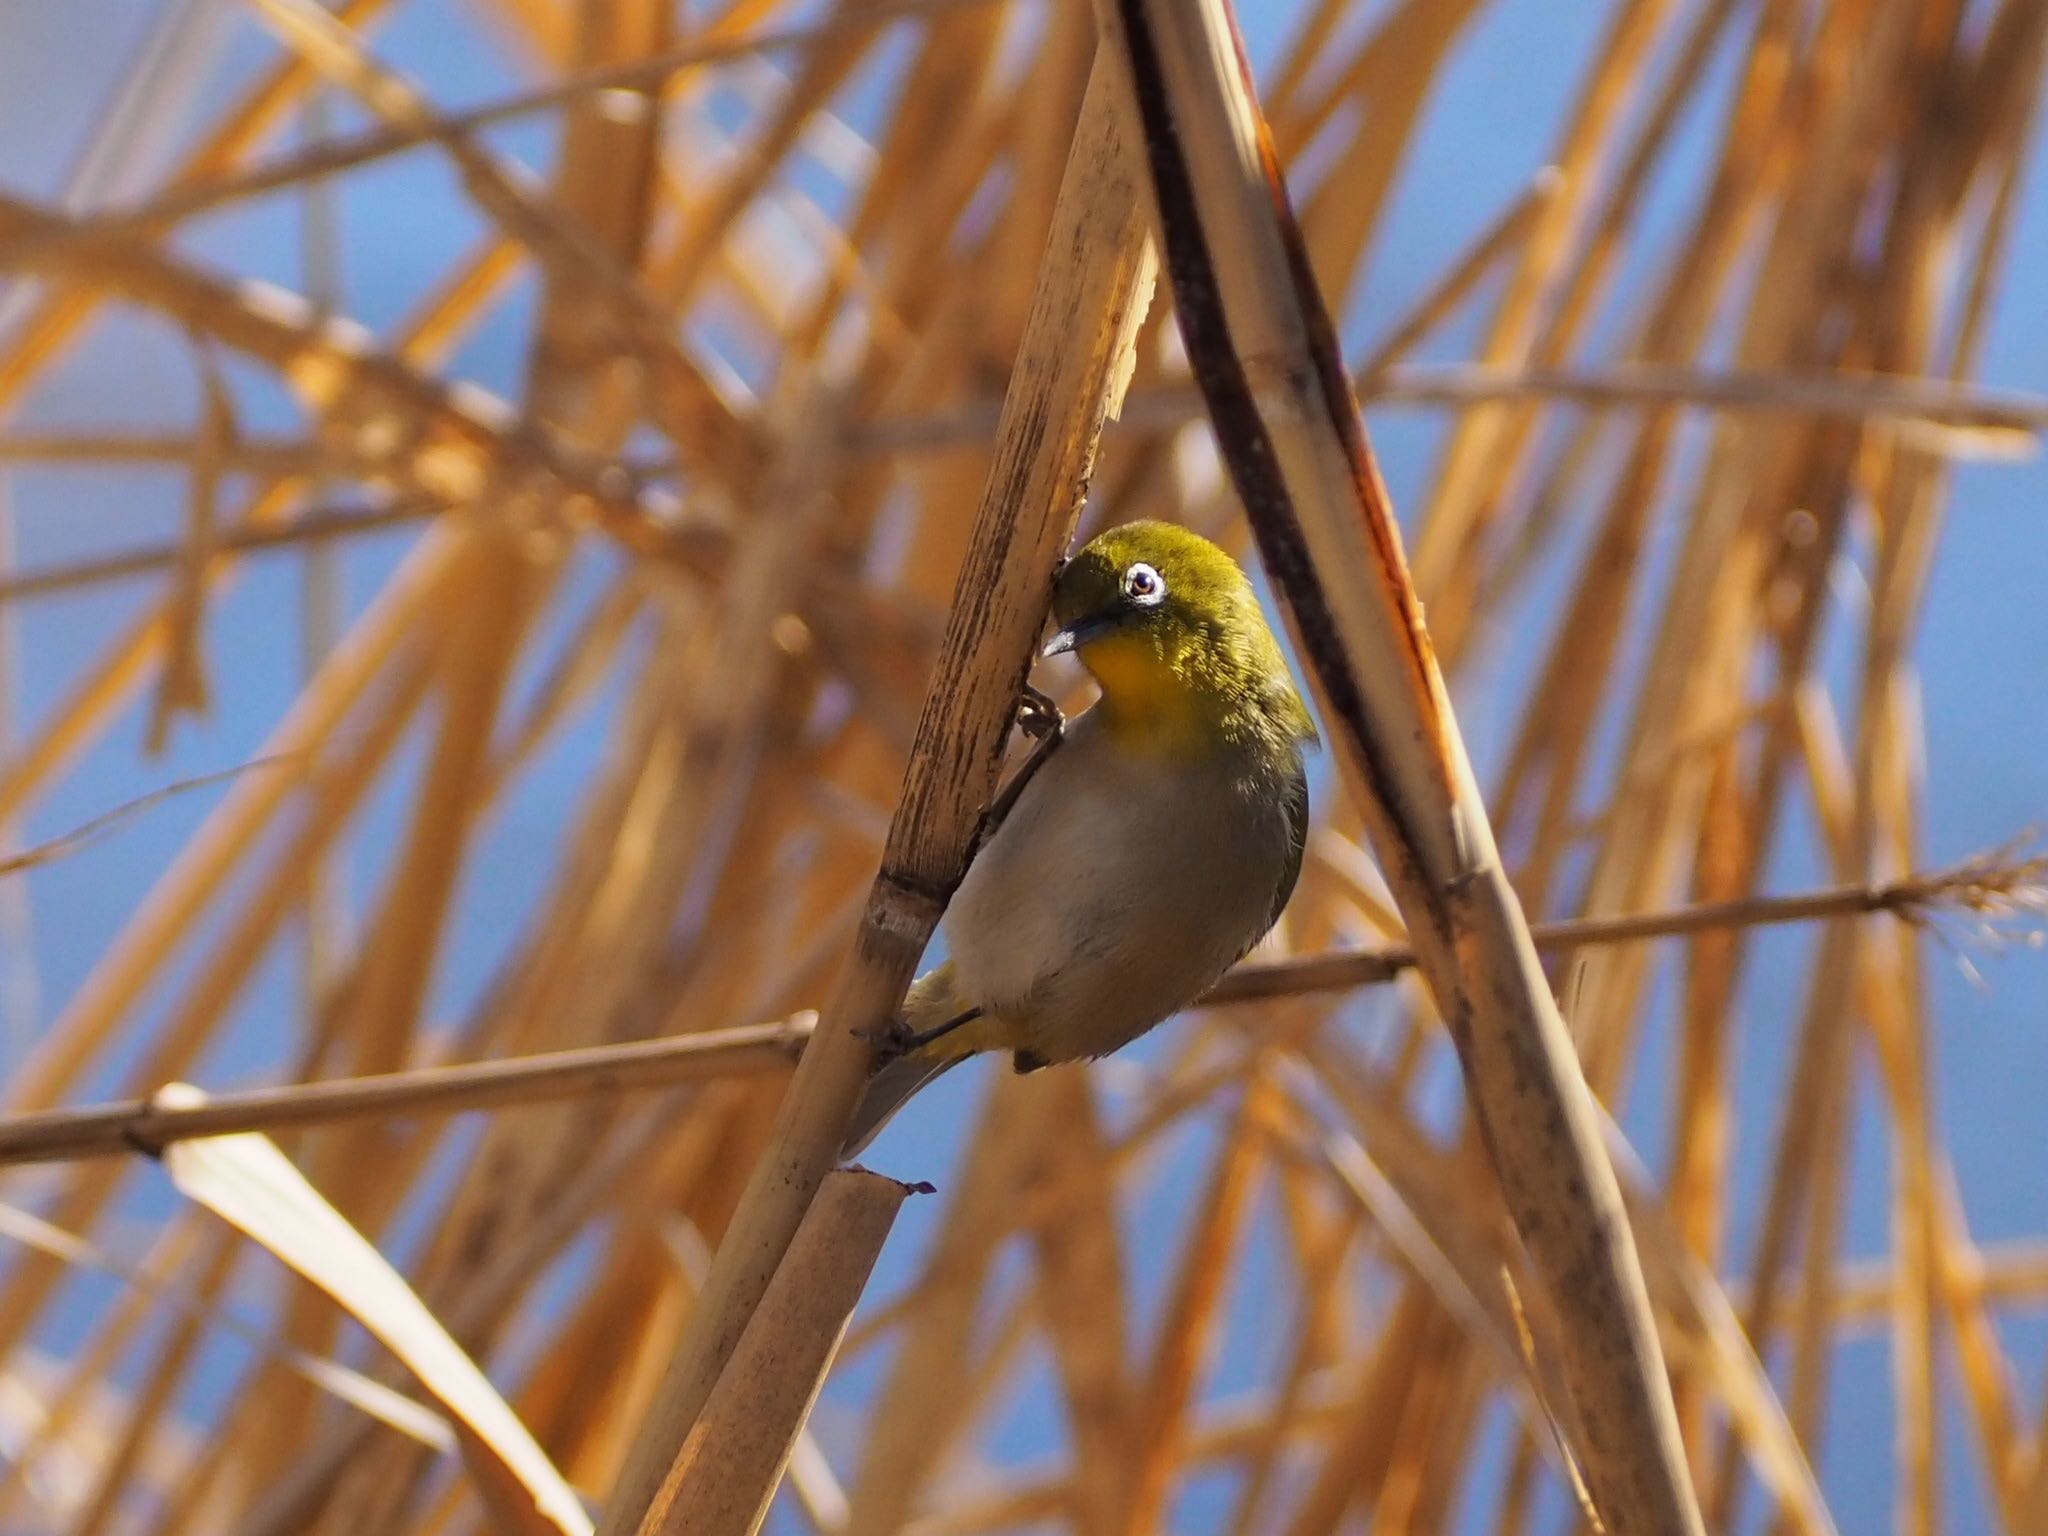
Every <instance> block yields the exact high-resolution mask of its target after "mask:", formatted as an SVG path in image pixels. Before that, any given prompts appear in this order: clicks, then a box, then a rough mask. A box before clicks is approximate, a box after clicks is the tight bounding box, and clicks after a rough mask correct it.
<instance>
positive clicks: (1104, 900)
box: [946, 713, 1294, 1060]
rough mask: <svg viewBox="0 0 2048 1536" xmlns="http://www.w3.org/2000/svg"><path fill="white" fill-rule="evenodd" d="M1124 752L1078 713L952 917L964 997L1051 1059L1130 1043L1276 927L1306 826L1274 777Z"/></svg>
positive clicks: (971, 874) (1221, 764)
mask: <svg viewBox="0 0 2048 1536" xmlns="http://www.w3.org/2000/svg"><path fill="white" fill-rule="evenodd" d="M1247 768H1248V765H1247V764H1246V763H1244V762H1241V761H1234V760H1232V759H1230V758H1228V757H1224V756H1221V755H1216V754H1211V755H1210V756H1208V757H1204V758H1200V759H1196V760H1193V761H1171V760H1162V759H1161V758H1159V757H1157V756H1155V755H1153V754H1149V753H1146V754H1134V753H1131V752H1128V751H1125V750H1121V749H1120V748H1119V747H1118V745H1117V743H1116V741H1115V739H1114V738H1113V737H1112V735H1111V734H1110V733H1109V732H1108V731H1106V730H1104V729H1103V728H1102V726H1101V723H1100V722H1099V721H1097V720H1096V717H1095V715H1094V714H1093V713H1091V714H1090V715H1086V716H1083V717H1082V718H1081V720H1080V721H1078V722H1077V723H1076V725H1075V726H1074V728H1073V731H1072V733H1071V734H1070V736H1069V739H1068V741H1067V742H1066V743H1065V744H1064V745H1063V746H1062V747H1061V749H1060V750H1059V751H1058V752H1056V753H1055V754H1054V755H1053V756H1052V758H1051V759H1050V760H1049V761H1048V762H1047V763H1046V765H1045V766H1044V767H1043V768H1042V769H1041V770H1040V772H1039V773H1038V775H1037V777H1036V778H1034V779H1033V780H1032V782H1031V783H1030V785H1029V786H1028V787H1027V788H1026V790H1025V792H1024V794H1023V795H1022V796H1020V797H1019V799H1018V802H1017V804H1016V806H1015V807H1013V809H1012V810H1011V813H1010V816H1009V818H1008V819H1007V820H1006V821H1005V822H1004V823H1003V825H1002V826H1001V827H1000V828H998V829H997V831H996V833H995V835H994V836H993V837H991V838H990V840H989V842H988V845H987V846H986V847H985V848H984V849H983V850H982V851H981V853H980V855H979V856H978V857H977V858H976V860H975V862H974V865H973V867H972V868H971V869H970V870H969V871H968V874H967V878H966V879H965V881H963V882H962V884H961V887H960V890H959V892H958V894H957V895H956V896H955V897H954V901H953V905H952V908H951V910H950V911H949V913H948V915H947V919H946V929H947V937H948V942H949V946H950V950H951V954H952V959H953V965H954V972H955V975H956V978H957V980H958V983H959V986H960V990H961V993H962V995H963V996H964V997H967V998H971V999H972V1000H973V1001H974V1002H975V1003H976V1004H977V1005H979V1006H981V1007H982V1008H984V1009H985V1010H988V1011H989V1012H991V1013H1000V1014H1003V1015H1005V1016H1006V1017H1008V1018H1010V1019H1012V1020H1013V1021H1014V1022H1015V1023H1016V1024H1017V1026H1018V1028H1019V1030H1020V1032H1021V1033H1022V1034H1024V1035H1025V1036H1027V1037H1028V1038H1027V1039H1023V1040H1019V1041H1018V1042H1016V1043H1017V1044H1020V1045H1025V1046H1028V1047H1029V1048H1031V1049H1034V1050H1036V1051H1037V1052H1038V1053H1039V1054H1041V1055H1044V1056H1046V1057H1047V1058H1048V1059H1050V1060H1064V1059H1068V1058H1070V1057H1074V1056H1085V1055H1096V1054H1100V1053H1102V1052H1104V1051H1109V1050H1114V1049H1115V1048H1116V1047H1117V1046H1119V1045H1121V1044H1123V1043H1124V1042H1125V1041H1126V1040H1128V1039H1129V1038H1131V1036H1133V1035H1135V1034H1137V1033H1139V1032H1141V1031H1142V1030H1144V1029H1146V1028H1148V1027H1150V1025H1152V1024H1154V1023H1156V1022H1158V1020H1159V1019H1160V1018H1162V1017H1164V1016H1165V1015H1166V1014H1168V1013H1170V1012H1172V1011H1174V1010H1175V1009H1177V1008H1179V1007H1181V1006H1183V1005H1184V1004H1185V1003H1187V1002H1189V1001H1191V1000H1192V999H1193V997H1194V996H1195V995H1196V994H1198V993H1199V992H1200V991H1201V990H1203V989H1204V988H1206V987H1207V986H1208V984H1209V983H1210V982H1211V981H1213V980H1214V979H1215V978H1216V977H1217V976H1218V975H1220V974H1221V973H1222V972H1223V971H1224V970H1225V969H1226V968H1227V967H1228V966H1229V965H1230V964H1231V962H1232V961H1234V960H1235V959H1236V958H1237V957H1238V956H1239V955H1240V954H1242V953H1243V952H1244V950H1245V949H1247V948H1248V947H1249V946H1250V945H1251V944H1252V943H1254V942H1256V941H1257V939H1258V938H1259V936H1260V935H1261V934H1262V933H1263V932H1264V930H1265V928H1266V926H1267V923H1268V921H1269V919H1270V916H1271V912H1272V908H1273V901H1274V896H1275V894H1276V892H1277V891H1278V889H1279V885H1280V882H1281V880H1282V878H1283V874H1284V871H1285V870H1286V869H1288V868H1289V867H1290V863H1289V860H1290V852H1291V845H1292V838H1293V835H1294V833H1293V829H1292V827H1291V825H1290V823H1289V820H1288V816H1287V812H1286V807H1285V804H1284V799H1283V797H1282V795H1281V794H1280V793H1279V792H1278V787H1277V786H1275V785H1273V784H1272V783H1271V782H1270V781H1269V780H1270V776H1267V777H1262V776H1260V775H1257V774H1254V773H1250V772H1248V771H1247Z"/></svg>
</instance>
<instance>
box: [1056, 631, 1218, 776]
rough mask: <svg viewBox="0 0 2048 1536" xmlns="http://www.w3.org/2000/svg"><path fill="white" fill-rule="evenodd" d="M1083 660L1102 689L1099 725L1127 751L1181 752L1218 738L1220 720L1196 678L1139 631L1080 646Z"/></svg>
mask: <svg viewBox="0 0 2048 1536" xmlns="http://www.w3.org/2000/svg"><path fill="white" fill-rule="evenodd" d="M1080 656H1081V662H1082V664H1083V665H1084V666H1086V667H1087V668H1088V671H1089V674H1090V675H1091V676H1093V677H1094V679H1095V681H1096V683H1097V684H1098V685H1099V686H1100V687H1101V689H1102V703H1101V704H1100V705H1099V706H1098V708H1100V709H1101V710H1102V711H1103V720H1102V723H1103V725H1104V726H1105V727H1106V728H1107V729H1108V731H1109V735H1110V739H1111V740H1112V741H1114V742H1115V743H1116V744H1117V745H1118V746H1119V747H1121V748H1123V749H1124V750H1125V751H1127V752H1136V753H1143V754H1145V755H1147V756H1156V757H1181V756H1187V755H1189V754H1192V753H1196V752H1200V751H1202V750H1204V749H1205V748H1208V747H1212V746H1214V745H1215V744H1216V741H1217V739H1218V737H1219V736H1220V735H1221V734H1222V720H1221V718H1220V716H1219V713H1218V711H1217V709H1216V707H1215V700H1214V699H1213V698H1211V697H1210V695H1209V692H1208V690H1206V689H1204V688H1203V687H1202V685H1201V682H1200V680H1199V679H1197V678H1195V677H1193V676H1191V675H1189V674H1188V673H1187V672H1185V671H1184V670H1182V669H1181V668H1179V667H1176V666H1175V665H1174V663H1173V660H1172V658H1170V657H1167V656H1163V655H1161V654H1160V652H1159V649H1158V647H1156V646H1155V645H1153V644H1152V643H1151V642H1150V641H1149V640H1147V639H1145V638H1143V637H1142V636H1138V635H1130V634H1113V635H1108V636H1105V637H1104V638H1103V639H1100V640H1097V641H1095V642H1093V643H1092V644H1090V645H1086V646H1083V647H1082V648H1081V652H1080Z"/></svg>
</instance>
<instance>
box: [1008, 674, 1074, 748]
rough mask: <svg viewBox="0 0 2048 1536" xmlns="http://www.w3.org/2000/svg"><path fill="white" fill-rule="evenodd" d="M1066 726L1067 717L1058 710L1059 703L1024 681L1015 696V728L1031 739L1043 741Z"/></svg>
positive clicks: (1056, 734) (1055, 734)
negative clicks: (1022, 686) (1021, 690)
mask: <svg viewBox="0 0 2048 1536" xmlns="http://www.w3.org/2000/svg"><path fill="white" fill-rule="evenodd" d="M1066 726H1067V717H1066V716H1065V715H1064V714H1062V713H1061V712H1060V707H1059V705H1057V704H1055V703H1054V702H1053V701H1052V699H1051V697H1050V696H1048V695H1046V694H1043V693H1040V692H1039V691H1038V690H1037V689H1036V688H1034V687H1032V686H1031V685H1030V684H1029V683H1026V684H1025V685H1024V691H1023V693H1021V694H1020V695H1018V698H1017V729H1018V730H1020V731H1022V732H1023V733H1024V734H1025V735H1026V736H1028V737H1030V738H1031V739H1032V740H1033V741H1044V740H1045V739H1046V738H1047V737H1056V736H1058V735H1059V734H1060V733H1061V732H1062V731H1064V730H1065V729H1066Z"/></svg>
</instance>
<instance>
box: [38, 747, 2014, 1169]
mask: <svg viewBox="0 0 2048 1536" xmlns="http://www.w3.org/2000/svg"><path fill="white" fill-rule="evenodd" d="M527 734H528V732H527V731H524V730H522V731H520V732H518V733H517V735H518V738H519V739H524V738H525V737H526V736H527ZM251 766H257V765H249V764H245V765H242V766H241V767H237V768H233V769H228V770H224V771H223V772H222V773H219V774H208V775H203V776H201V777H200V778H197V779H190V780H183V781H181V782H179V783H178V784H174V785H171V786H168V787H167V788H166V789H164V790H162V791H159V792H158V793H157V794H155V795H151V796H148V797H145V798H144V799H143V800H141V801H137V802H132V803H131V804H129V805H126V806H121V807H118V808H117V809H115V810H114V811H110V812H108V813H106V814H105V815H104V816H101V817H98V818H95V819H94V821H92V822H89V823H87V824H86V826H85V827H83V828H80V829H79V830H78V831H76V832H72V833H67V834H66V835H65V836H64V837H62V838H59V839H56V840H54V841H53V842H52V843H49V844H45V845H43V846H42V847H41V848H39V849H30V850H28V851H27V852H25V853H22V854H18V855H14V856H12V858H11V859H10V860H9V861H7V862H6V863H5V864H0V874H4V873H7V872H8V871H9V870H12V869H20V868H23V867H27V866H28V865H31V864H35V863H39V862H42V861H44V860H46V859H48V858H51V857H57V856H61V855H62V854H64V853H66V852H69V851H70V850H71V849H72V848H73V847H75V846H76V845H77V843H78V842H79V840H80V839H81V838H85V837H90V836H95V835H98V834H99V832H100V831H101V830H102V829H103V828H104V827H106V826H108V825H109V824H111V822H112V821H113V820H114V819H117V818H118V819H125V818H126V817H127V816H129V815H132V814H136V813H139V812H140V811H141V810H143V809H146V808H147V807H148V806H149V805H151V804H154V803H155V802H156V801H157V800H158V799H160V798H162V797H163V796H164V795H168V794H174V793H181V792H183V791H185V790H188V789H192V788H197V787H200V786H202V785H205V784H209V783H212V782H215V781H217V780H219V779H223V778H226V777H229V776H231V775H235V774H240V773H242V772H245V771H247V769H248V768H249V767H251ZM2044 872H2048V859H2044V857H2041V856H2026V857H2022V856H2019V855H2018V854H2016V853H2014V852H2012V851H2011V850H2001V851H1999V852H1994V853H1989V854H1984V855H1980V856H1979V857H1977V858H1974V859H1969V860H1966V861H1964V862H1963V863H1961V864H1957V865H1953V866H1951V867H1949V868H1948V869H1944V870H1936V871H1933V872H1930V873H1928V874H1923V875H1913V876H1909V877H1907V878H1906V879H1903V880H1896V881H1891V882H1888V883H1883V884H1876V885H1860V886H1859V885H1844V886H1832V887H1829V888H1827V889H1825V890H1819V891H1809V892H1801V893H1798V894H1794V895H1786V896H1746V897H1740V898H1735V899H1732V900H1729V901H1723V902H1709V903H1703V904H1700V905H1698V906H1691V907H1680V908H1676V909H1674V910H1672V911H1669V912H1646V913H1643V914H1641V915H1639V916H1636V917H1620V918H1567V919H1564V920H1562V921H1559V922H1552V923H1538V924H1536V925H1535V926H1534V927H1532V928H1531V929H1530V930H1529V933H1530V938H1531V939H1532V941H1533V942H1534V943H1535V945H1536V947H1537V948H1538V949H1539V950H1542V951H1544V952H1546V953H1549V954H1553V955H1558V956H1561V957H1566V958H1568V957H1569V956H1570V955H1571V954H1572V953H1573V952H1575V951H1577V950H1579V949H1581V948H1591V947H1597V946H1601V945H1607V944H1625V943H1633V942H1637V941H1640V940H1645V939H1657V938H1670V937H1675V936H1680V935H1685V934H1694V933H1699V932H1701V931H1703V930H1710V929H1716V928H1743V927H1760V926H1765V925H1771V924H1779V923H1798V922H1812V921H1824V920H1828V919H1832V918H1838V917H1844V916H1852V915H1865V914H1873V913H1889V914H1892V915H1893V916H1896V917H1898V918H1899V919H1900V920H1901V921H1903V922H1906V923H1908V924H1913V925H1919V924H1927V923H1931V922H1933V921H1934V920H1936V919H1938V918H1940V917H1942V916H1944V915H1966V916H1968V917H1969V918H1971V919H1973V920H1974V922H1975V924H1976V925H1977V928H1978V929H1979V931H1980V932H1982V933H1985V934H1987V935H1993V936H1996V935H1999V934H2001V933H2003V932H2004V931H2007V930H2009V929H2011V928H2012V927H2014V926H2016V925H2020V926H2023V925H2025V924H2027V923H2030V922H2036V921H2039V920H2040V918H2041V914H2042V912H2043V908H2044V905H2048V892H2044V891H2043V889H2042V886H2041V880H2042V877H2043V874H2044ZM1415 964H1416V958H1415V952H1414V950H1412V949H1409V948H1406V947H1405V946H1395V947H1388V948H1382V949H1365V950H1352V951H1338V952H1334V953H1324V954H1304V955H1297V956H1293V957H1290V958H1288V959H1285V960H1268V961H1250V962H1247V963H1245V964H1243V965H1240V966H1238V967H1237V968H1236V969H1235V970H1233V971H1231V972H1230V973H1229V974H1228V975H1226V976H1225V977H1224V978H1223V979H1222V980H1221V981H1219V982H1217V983H1216V985H1215V986H1213V987H1211V988H1210V989H1209V991H1208V992H1206V993H1204V994H1203V996H1202V997H1201V998H1200V1000H1199V1001H1198V1002H1197V1003H1196V1004H1195V1006H1196V1007H1200V1008H1227V1007H1233V1006H1239V1005H1243V1004H1247V1003H1253V1002H1263V1001H1269V1000H1275V999H1279V998H1286V997H1301V996H1306V995H1312V994H1315V993H1319V992H1337V991H1349V990H1351V989H1353V988H1357V987H1367V986H1377V985H1380V984H1382V983H1385V982H1389V981H1392V980H1394V979H1395V978H1397V977H1399V976H1401V975H1402V974H1404V973H1405V972H1407V971H1409V970H1411V969H1413V968H1414V966H1415ZM813 1018H814V1016H812V1015H802V1014H800V1015H797V1016H795V1017H793V1018H791V1019H789V1020H787V1021H785V1022H781V1023H773V1024H760V1025H745V1026H740V1027H737V1028H732V1029H720V1030H709V1031H704V1032H701V1033H696V1034H683V1035H671V1036H666V1037H663V1038H660V1039H656V1040H636V1041H629V1042H626V1043H624V1044H620V1045H598V1046H585V1047H581V1048H578V1049H573V1050H566V1051H549V1052H541V1053H539V1054H536V1055H532V1056H523V1057H522V1056H514V1057H507V1058H503V1059H500V1060H495V1061H478V1062H465V1063H460V1064H450V1065H447V1066H439V1067H417V1068H413V1069H410V1070H407V1071H398V1072H388V1073H371V1074H368V1075H366V1076H360V1077H354V1078H336V1079H333V1080H331V1081H326V1082H314V1083H297V1084H291V1085H288V1086H282V1087H276V1088H254V1089H247V1090H244V1091H241V1092H237V1093H219V1094H214V1095H212V1096H210V1097H209V1098H208V1100H207V1102H206V1103H205V1104H204V1105H198V1106H191V1107H180V1106H176V1105H164V1104H158V1103H156V1102H155V1101H154V1100H145V1101H142V1102H139V1103H135V1102H131V1103H120V1104H103V1105H95V1106H91V1107H87V1108H81V1109H52V1110H43V1111H39V1112H35V1113H31V1114H24V1115H11V1116H0V1166H4V1165H6V1164H10V1163H40V1162H64V1161H69V1160H71V1159H75V1158H83V1157H110V1156H120V1155H122V1154H125V1153H131V1152H139V1153H143V1154H145V1155H151V1156H154V1155H155V1154H156V1153H157V1152H159V1151H160V1150H161V1149H162V1148H163V1147H165V1146H167V1145H169V1144H170V1143H171V1142H174V1141H185V1140H189V1139H191V1138H193V1137H197V1136H219V1135H225V1134H228V1133H231V1132H236V1131H266V1132H267V1131H277V1130H284V1129H289V1128H292V1127H295V1126H311V1125H328V1124H333V1123H335V1122H338V1121H344V1120H353V1119H360V1118H365V1117H383V1118H390V1117H400V1116H412V1115H444V1114H460V1113H467V1112H470V1111H473V1110H481V1109H493V1108H501V1107H504V1106H508V1105H516V1104H540V1103H547V1102H550V1101H553V1100H558V1099H563V1098H576V1097H582V1096H585V1095H604V1094H618V1093H632V1092H643V1091H653V1090H658V1089H662V1088H669V1087H674V1086H676V1085H677V1084H681V1083H688V1082H701V1081H705V1080H708V1079H712V1078H720V1077H734V1076H751V1075H757V1074H770V1073H780V1072H782V1071H785V1070H787V1069H788V1067H789V1066H790V1065H791V1064H792V1063H794V1062H795V1061H797V1060H798V1059H800V1057H801V1056H802V1052H803V1047H804V1044H805V1042H807V1041H808V1040H809V1039H810V1037H811V1032H812V1028H813Z"/></svg>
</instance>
